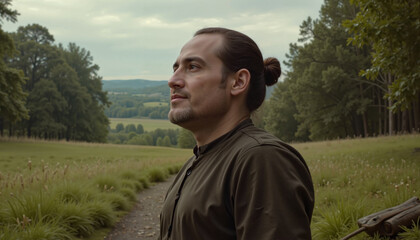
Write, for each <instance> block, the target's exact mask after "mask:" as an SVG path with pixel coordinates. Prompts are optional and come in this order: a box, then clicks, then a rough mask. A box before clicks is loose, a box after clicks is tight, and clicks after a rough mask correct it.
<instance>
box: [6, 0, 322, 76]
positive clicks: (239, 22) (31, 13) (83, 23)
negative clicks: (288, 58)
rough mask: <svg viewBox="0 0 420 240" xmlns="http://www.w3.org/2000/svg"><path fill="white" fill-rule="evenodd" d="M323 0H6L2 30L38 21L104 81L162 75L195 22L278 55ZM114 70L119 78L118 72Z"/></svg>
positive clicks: (168, 69)
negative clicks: (84, 56)
mask: <svg viewBox="0 0 420 240" xmlns="http://www.w3.org/2000/svg"><path fill="white" fill-rule="evenodd" d="M322 2H323V0H294V1H289V0H260V1H255V0H214V1H207V0H154V1H150V0H121V1H113V0H89V1H86V0H13V1H12V8H13V9H16V10H17V11H18V12H20V13H21V15H20V16H19V17H18V23H17V24H11V23H7V22H6V23H4V26H3V28H4V29H5V30H6V31H15V30H16V28H17V27H18V26H24V25H27V24H31V23H38V24H40V25H42V26H45V27H47V28H48V29H49V31H50V33H51V34H53V35H54V38H55V39H56V42H57V43H63V44H64V45H67V43H68V42H75V43H76V44H77V45H79V46H81V47H83V48H86V49H87V50H89V51H90V52H91V55H92V56H93V57H94V62H95V63H96V64H98V65H99V66H100V68H101V70H100V72H99V73H100V75H102V76H103V77H104V78H106V79H110V78H114V77H115V78H127V77H133V76H137V77H140V78H145V79H157V80H163V79H168V78H169V77H170V75H171V73H172V70H171V66H172V63H173V61H174V59H175V58H176V57H177V55H178V53H179V50H180V49H181V47H182V46H183V45H184V43H185V42H187V41H188V40H189V39H190V38H191V37H192V35H193V34H194V32H195V31H196V30H198V29H200V28H202V27H208V26H221V27H227V28H233V29H235V30H238V31H242V32H244V33H245V34H247V35H249V36H250V37H251V38H253V39H254V40H255V41H256V42H257V44H258V45H259V46H260V48H261V50H262V52H263V54H264V55H267V56H268V55H270V56H275V57H278V58H279V59H280V60H281V61H282V60H284V54H285V53H286V52H288V48H289V43H291V42H296V41H297V38H298V34H299V25H300V24H301V23H302V21H303V20H305V19H306V18H307V17H308V16H309V15H310V16H312V17H313V18H317V17H318V11H319V9H320V7H321V4H322ZM118 76H120V77H118Z"/></svg>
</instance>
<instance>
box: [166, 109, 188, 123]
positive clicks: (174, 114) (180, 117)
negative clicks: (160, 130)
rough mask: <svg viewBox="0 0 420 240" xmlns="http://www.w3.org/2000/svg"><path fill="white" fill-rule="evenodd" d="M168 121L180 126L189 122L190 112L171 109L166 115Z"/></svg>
mask: <svg viewBox="0 0 420 240" xmlns="http://www.w3.org/2000/svg"><path fill="white" fill-rule="evenodd" d="M168 118H169V121H171V123H173V124H177V125H182V124H183V123H186V122H188V121H189V120H191V118H192V115H191V112H190V111H182V110H181V111H180V110H178V111H177V110H173V109H171V110H170V111H169V114H168Z"/></svg>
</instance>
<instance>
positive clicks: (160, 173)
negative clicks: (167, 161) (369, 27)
mask: <svg viewBox="0 0 420 240" xmlns="http://www.w3.org/2000/svg"><path fill="white" fill-rule="evenodd" d="M148 176H149V179H150V181H152V182H163V181H165V179H166V178H167V177H168V171H166V170H164V169H161V168H152V169H150V170H149V172H148Z"/></svg>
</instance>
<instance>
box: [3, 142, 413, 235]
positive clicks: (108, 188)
mask: <svg viewBox="0 0 420 240" xmlns="http://www.w3.org/2000/svg"><path fill="white" fill-rule="evenodd" d="M292 145H293V146H294V147H295V148H296V149H298V150H299V151H300V152H301V154H302V155H303V156H304V158H305V159H306V161H307V163H308V166H309V168H310V170H311V174H312V178H313V183H314V188H315V198H316V200H315V209H314V216H313V221H312V234H313V239H314V240H328V239H331V240H333V239H341V238H342V237H344V236H345V235H347V234H348V233H350V232H352V231H354V230H356V229H357V219H359V218H361V217H363V216H366V215H369V214H371V213H374V212H377V211H379V210H382V209H385V208H389V207H392V206H394V205H398V204H400V203H402V202H404V201H406V200H408V199H409V198H411V197H413V196H419V195H420V194H419V191H420V150H419V148H420V135H418V134H415V135H399V136H388V137H377V138H366V139H346V140H334V141H324V142H313V143H298V144H292ZM190 155H191V150H188V149H187V150H185V149H177V148H162V147H143V146H129V145H111V144H86V143H68V142H46V141H35V140H19V139H5V138H3V139H0V192H1V193H0V239H95V240H96V239H103V236H104V235H105V234H106V233H107V231H108V230H109V229H110V227H111V226H112V225H113V224H115V222H116V221H117V220H118V218H119V217H120V216H122V215H123V214H125V213H127V212H128V211H129V210H130V209H131V207H132V205H133V203H134V201H135V199H136V193H137V192H139V191H141V190H142V189H144V188H147V187H148V186H149V185H150V184H153V182H159V181H162V180H163V179H165V178H166V177H167V176H169V174H173V173H175V172H177V171H178V170H179V167H180V166H181V164H182V163H183V162H184V161H185V160H186V159H187V158H188V157H189V156H190ZM353 239H355V240H362V239H379V238H378V237H370V236H368V235H367V234H366V233H361V234H359V235H358V236H356V237H354V238H353ZM399 239H407V240H414V239H417V240H418V239H420V231H419V229H418V228H414V229H412V230H409V231H407V232H405V233H403V234H401V237H399Z"/></svg>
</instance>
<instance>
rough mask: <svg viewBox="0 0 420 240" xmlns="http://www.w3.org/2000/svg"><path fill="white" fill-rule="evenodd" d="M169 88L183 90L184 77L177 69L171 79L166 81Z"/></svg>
mask: <svg viewBox="0 0 420 240" xmlns="http://www.w3.org/2000/svg"><path fill="white" fill-rule="evenodd" d="M168 85H169V87H170V88H183V87H184V77H183V74H182V72H181V71H180V69H177V70H176V71H175V72H174V74H173V75H172V77H171V78H170V79H169V81H168Z"/></svg>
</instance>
